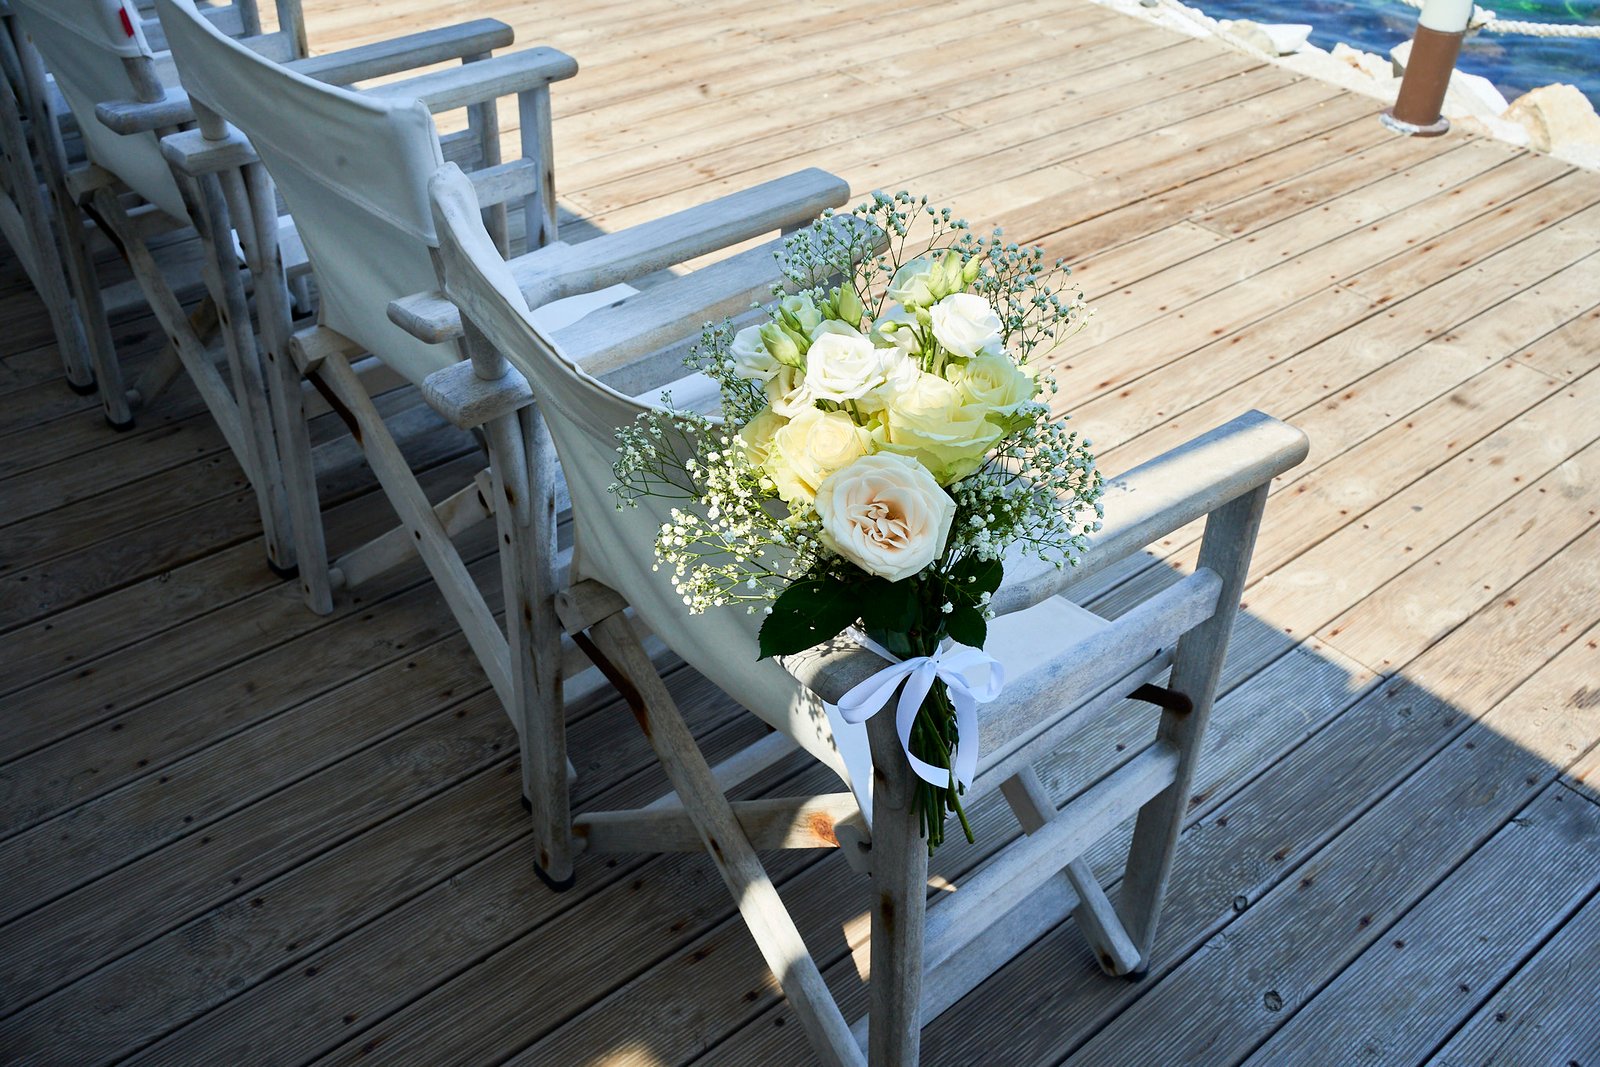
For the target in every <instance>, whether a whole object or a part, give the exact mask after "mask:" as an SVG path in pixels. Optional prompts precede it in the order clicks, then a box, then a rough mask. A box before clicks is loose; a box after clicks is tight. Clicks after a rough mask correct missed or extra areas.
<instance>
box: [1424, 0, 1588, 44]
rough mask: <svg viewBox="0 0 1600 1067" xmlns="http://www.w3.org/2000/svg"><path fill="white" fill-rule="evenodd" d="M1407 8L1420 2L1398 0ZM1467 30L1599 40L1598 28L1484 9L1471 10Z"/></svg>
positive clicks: (1475, 8) (1474, 8)
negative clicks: (1523, 18)
mask: <svg viewBox="0 0 1600 1067" xmlns="http://www.w3.org/2000/svg"><path fill="white" fill-rule="evenodd" d="M1400 2H1401V3H1402V4H1405V5H1406V6H1407V7H1414V8H1417V9H1418V10H1421V8H1422V0H1400ZM1467 29H1469V30H1484V31H1486V32H1488V33H1514V34H1519V35H1521V36H1524V37H1579V38H1595V39H1600V26H1564V25H1562V24H1560V23H1556V22H1524V21H1521V20H1519V19H1503V18H1501V17H1500V16H1498V15H1496V14H1495V13H1494V12H1493V11H1490V10H1489V9H1488V8H1486V7H1478V6H1476V5H1474V6H1473V8H1472V18H1471V20H1470V21H1468V23H1467Z"/></svg>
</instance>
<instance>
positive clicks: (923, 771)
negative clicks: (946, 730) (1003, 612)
mask: <svg viewBox="0 0 1600 1067" xmlns="http://www.w3.org/2000/svg"><path fill="white" fill-rule="evenodd" d="M852 636H853V637H855V639H856V640H858V641H860V642H861V644H862V645H863V646H864V647H866V648H868V649H871V650H872V651H873V652H875V653H877V654H878V655H879V656H882V657H883V658H884V659H886V660H888V661H889V666H887V667H885V668H884V669H883V670H881V671H879V672H878V673H877V674H874V675H873V676H872V677H870V678H868V679H867V680H865V681H863V682H861V683H859V684H857V685H856V686H854V687H853V688H851V690H850V691H849V692H848V693H846V694H845V695H844V696H842V697H840V698H839V703H838V705H837V707H838V709H839V715H840V717H841V718H843V719H844V720H845V721H846V722H849V723H863V722H866V721H867V720H868V719H870V718H872V717H873V716H874V715H876V714H877V713H878V712H880V711H882V710H883V709H884V708H886V707H888V705H889V699H890V698H891V697H892V696H894V691H895V690H896V689H899V690H900V703H899V705H898V706H897V707H896V709H895V728H896V729H897V731H898V732H899V734H900V747H901V748H903V749H905V751H906V759H907V760H908V761H909V762H910V763H911V769H912V770H914V771H916V772H917V777H919V778H921V779H922V780H923V781H925V782H928V783H929V784H931V785H936V786H947V785H949V784H950V774H951V772H954V773H955V778H956V781H957V782H958V783H959V784H960V785H961V786H963V787H965V786H968V785H971V784H972V778H973V776H974V775H975V774H976V773H977V770H978V705H979V704H987V703H989V702H990V701H992V700H994V699H995V698H996V697H998V696H999V695H1000V690H1001V688H1002V687H1003V686H1004V685H1005V680H1006V679H1005V669H1004V668H1003V667H1001V665H1000V661H999V660H997V659H995V658H994V657H993V656H991V655H989V654H988V653H987V652H985V651H983V649H981V648H973V647H971V646H970V645H958V644H956V643H955V642H954V641H949V640H946V641H945V642H944V643H943V644H942V645H940V646H939V648H938V649H937V650H935V652H934V653H933V655H931V656H913V657H911V658H910V659H906V660H902V659H900V658H899V657H897V656H895V655H894V653H892V652H890V651H889V650H888V649H886V648H884V647H883V646H882V645H880V644H878V643H877V642H876V641H874V640H872V639H871V638H869V637H866V636H864V635H862V634H859V633H855V634H852ZM979 672H982V674H983V678H982V680H981V681H980V680H979V679H978V678H977V677H976V675H978V674H979ZM935 680H937V681H942V682H944V684H945V689H946V690H948V691H949V693H950V703H951V704H952V705H953V706H954V707H955V711H956V730H957V744H956V750H955V752H954V753H952V754H951V760H950V769H949V770H946V769H945V768H943V767H936V766H934V765H933V764H931V763H928V762H927V761H925V760H921V759H918V758H917V757H916V755H914V754H913V753H912V751H911V727H912V724H913V723H915V722H916V719H917V711H918V710H919V709H920V708H921V707H922V702H923V701H924V700H926V699H927V697H928V693H929V692H930V691H932V689H933V683H934V681H935Z"/></svg>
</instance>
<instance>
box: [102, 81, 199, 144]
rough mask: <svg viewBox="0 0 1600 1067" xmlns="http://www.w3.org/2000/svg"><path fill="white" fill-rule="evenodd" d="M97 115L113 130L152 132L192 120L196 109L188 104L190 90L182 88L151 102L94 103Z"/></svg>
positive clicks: (123, 132) (117, 131) (124, 132)
mask: <svg viewBox="0 0 1600 1067" xmlns="http://www.w3.org/2000/svg"><path fill="white" fill-rule="evenodd" d="M94 117H95V118H97V119H99V120H100V124H101V125H102V126H104V127H105V128H106V129H108V130H110V131H111V132H112V133H120V134H124V135H126V134H132V133H153V132H155V131H156V130H163V129H167V128H168V127H172V126H184V125H187V124H189V123H191V122H193V121H194V108H193V107H192V106H190V104H189V94H188V93H186V92H184V91H183V90H182V89H168V90H167V95H166V96H165V97H163V98H162V99H160V100H155V101H152V102H150V103H140V102H138V101H135V100H105V101H102V102H101V103H98V104H96V105H95V106H94Z"/></svg>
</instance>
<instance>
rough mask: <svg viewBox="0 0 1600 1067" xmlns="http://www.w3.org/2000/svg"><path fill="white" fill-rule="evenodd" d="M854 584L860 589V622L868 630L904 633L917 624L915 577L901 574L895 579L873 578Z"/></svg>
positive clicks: (917, 606) (917, 605)
mask: <svg viewBox="0 0 1600 1067" xmlns="http://www.w3.org/2000/svg"><path fill="white" fill-rule="evenodd" d="M857 588H858V589H859V590H860V601H859V607H860V611H861V622H862V625H864V626H865V627H866V628H867V629H868V630H883V631H887V632H889V633H906V632H908V631H910V630H911V628H912V627H914V626H916V625H917V614H918V608H919V607H920V605H919V604H918V603H917V583H916V579H915V578H903V579H901V580H900V581H898V582H888V581H884V580H883V579H882V578H873V579H871V580H869V581H866V582H863V583H861V585H860V586H858V587H857Z"/></svg>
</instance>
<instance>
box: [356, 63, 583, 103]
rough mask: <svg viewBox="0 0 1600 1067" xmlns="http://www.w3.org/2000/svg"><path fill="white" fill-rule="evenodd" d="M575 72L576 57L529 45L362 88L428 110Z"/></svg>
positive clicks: (516, 90) (486, 98)
mask: <svg viewBox="0 0 1600 1067" xmlns="http://www.w3.org/2000/svg"><path fill="white" fill-rule="evenodd" d="M576 73H578V61H577V60H575V59H573V58H572V57H571V56H569V55H567V54H566V53H565V52H558V51H556V50H555V49H554V48H529V49H527V50H525V51H522V52H513V53H511V54H510V55H505V56H496V57H494V58H493V59H485V60H483V61H481V62H478V63H464V64H462V65H461V66H459V67H451V68H450V69H448V70H441V71H435V72H434V73H432V74H419V75H418V76H417V77H415V78H407V79H405V80H404V81H397V82H387V83H385V84H383V85H374V86H372V87H371V88H368V89H364V90H362V91H363V92H366V93H369V94H371V95H374V96H388V97H403V98H410V99H415V100H420V101H422V103H423V104H424V105H425V106H426V107H427V108H428V110H429V111H432V112H435V113H437V112H440V111H450V110H452V109H454V108H458V107H466V106H467V105H469V104H482V103H487V102H488V101H491V100H497V99H499V98H500V97H502V96H512V95H515V94H517V93H525V92H528V91H529V90H532V89H539V88H542V87H544V86H546V85H549V84H550V83H551V82H554V81H561V80H562V79H563V78H570V77H572V76H573V75H574V74H576Z"/></svg>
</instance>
